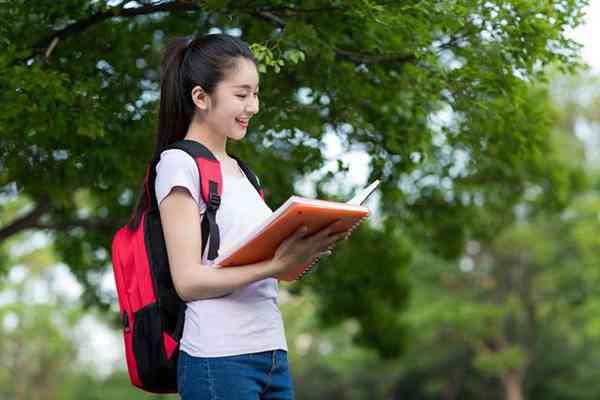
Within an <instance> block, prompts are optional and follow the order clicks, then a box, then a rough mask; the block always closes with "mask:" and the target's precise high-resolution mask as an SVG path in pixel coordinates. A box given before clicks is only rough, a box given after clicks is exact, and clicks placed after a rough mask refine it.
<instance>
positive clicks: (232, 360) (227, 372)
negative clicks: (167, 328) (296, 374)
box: [177, 350, 294, 400]
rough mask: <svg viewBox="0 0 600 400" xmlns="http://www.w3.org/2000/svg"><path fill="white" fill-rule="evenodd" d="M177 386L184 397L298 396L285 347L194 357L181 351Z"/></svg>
mask: <svg viewBox="0 0 600 400" xmlns="http://www.w3.org/2000/svg"><path fill="white" fill-rule="evenodd" d="M177 386H178V389H179V395H180V396H181V399H182V400H217V399H219V400H230V399H231V400H259V399H260V400H290V399H293V398H294V392H293V388H292V378H291V375H290V371H289V368H288V359H287V352H286V351H284V350H269V351H263V352H260V353H250V354H240V355H236V356H225V357H192V356H190V355H189V354H187V353H186V352H184V351H180V352H179V360H178V364H177Z"/></svg>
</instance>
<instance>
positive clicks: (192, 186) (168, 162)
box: [154, 149, 206, 214]
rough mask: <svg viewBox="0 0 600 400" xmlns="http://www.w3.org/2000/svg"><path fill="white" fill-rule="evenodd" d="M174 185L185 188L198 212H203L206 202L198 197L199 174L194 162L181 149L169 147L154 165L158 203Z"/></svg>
mask: <svg viewBox="0 0 600 400" xmlns="http://www.w3.org/2000/svg"><path fill="white" fill-rule="evenodd" d="M175 186H181V187H184V188H186V189H187V190H188V192H190V195H191V196H192V197H193V199H194V201H195V202H196V204H197V205H198V208H199V209H200V213H201V214H202V213H204V210H206V204H205V203H204V200H203V199H202V198H201V197H200V176H199V175H198V167H197V166H196V162H195V161H194V159H193V158H192V157H191V156H190V155H189V154H187V153H186V152H185V151H183V150H179V149H169V150H165V151H163V152H162V153H161V155H160V160H159V162H158V164H157V165H156V181H155V182H154V188H155V191H156V200H157V202H158V204H160V203H161V201H163V199H164V198H165V197H167V195H168V194H169V193H171V190H172V189H173V188H174V187H175Z"/></svg>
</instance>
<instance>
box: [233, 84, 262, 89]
mask: <svg viewBox="0 0 600 400" xmlns="http://www.w3.org/2000/svg"><path fill="white" fill-rule="evenodd" d="M234 87H236V88H244V89H252V86H250V85H236V86H234ZM258 89H260V88H259V87H258V86H257V87H256V90H258Z"/></svg>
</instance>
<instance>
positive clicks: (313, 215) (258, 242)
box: [215, 180, 379, 281]
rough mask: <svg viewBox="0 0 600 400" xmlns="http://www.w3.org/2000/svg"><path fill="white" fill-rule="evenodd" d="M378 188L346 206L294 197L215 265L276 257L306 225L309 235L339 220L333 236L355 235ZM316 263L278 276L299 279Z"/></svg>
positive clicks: (223, 255)
mask: <svg viewBox="0 0 600 400" xmlns="http://www.w3.org/2000/svg"><path fill="white" fill-rule="evenodd" d="M378 185H379V181H378V180H376V181H374V182H373V183H371V184H370V185H369V186H367V187H366V188H365V189H363V190H361V191H360V192H359V193H357V194H356V196H354V197H353V198H352V199H351V200H350V201H348V202H347V203H340V202H336V201H327V200H318V199H308V198H305V197H300V196H291V197H290V198H289V199H288V200H287V201H286V202H285V203H284V204H283V205H282V206H281V207H279V208H278V209H277V210H275V211H274V212H273V214H271V216H269V218H267V219H266V220H265V221H264V222H262V223H261V224H260V225H259V226H257V227H256V228H255V229H254V230H253V231H252V232H250V233H249V234H248V235H247V236H245V237H243V238H241V239H240V240H239V241H238V242H237V243H236V244H234V245H233V246H231V247H230V248H228V249H227V250H225V251H223V253H221V254H220V255H219V257H217V258H216V259H215V264H217V265H219V266H221V267H232V266H238V265H245V264H253V263H257V262H260V261H265V260H269V259H271V258H273V256H274V255H275V251H276V250H277V248H278V247H279V245H280V244H281V242H283V241H284V240H285V239H286V238H288V237H289V236H290V235H291V234H292V233H294V232H295V231H296V230H297V229H298V228H299V227H300V226H301V225H303V224H304V225H306V226H307V227H308V231H307V232H306V235H307V236H308V235H311V234H313V233H315V232H317V231H319V230H321V229H323V228H324V227H326V226H327V225H329V224H331V223H333V222H334V221H336V220H339V221H338V222H337V223H336V225H335V228H334V229H333V233H335V232H342V231H349V232H352V231H353V230H354V229H356V227H357V226H358V224H360V222H362V220H363V219H365V218H367V217H368V216H369V212H370V211H369V209H368V208H366V207H365V206H364V205H363V204H364V203H365V201H366V200H367V198H368V197H369V196H370V195H371V194H372V193H373V192H374V191H375V189H376V188H377V186H378ZM317 260H318V258H315V259H313V260H309V261H308V262H306V263H304V264H300V265H298V266H296V267H295V268H293V269H291V270H288V271H287V272H286V273H281V274H278V275H275V277H276V278H277V279H280V280H284V281H293V280H295V279H298V278H300V277H301V276H302V275H304V274H305V273H306V272H308V271H309V270H310V268H311V267H312V265H313V264H314V263H315V262H316V261H317Z"/></svg>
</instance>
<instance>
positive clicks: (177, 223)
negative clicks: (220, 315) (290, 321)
mask: <svg viewBox="0 0 600 400" xmlns="http://www.w3.org/2000/svg"><path fill="white" fill-rule="evenodd" d="M159 209H160V219H161V222H162V227H163V232H164V236H165V242H166V246H167V254H168V257H169V266H170V269H171V276H172V277H173V285H174V286H175V290H176V291H177V294H179V297H181V299H182V300H184V301H193V300H199V299H206V298H210V297H219V296H223V295H225V294H228V293H231V292H233V291H234V290H235V289H238V288H240V287H242V286H245V285H248V284H250V283H252V282H254V281H258V280H261V279H265V278H268V277H270V276H273V275H275V274H276V273H278V272H283V271H285V270H287V269H290V268H293V267H294V266H295V265H298V264H299V263H304V262H306V261H308V260H314V259H315V258H318V257H323V256H327V255H329V254H331V251H330V250H331V248H332V247H333V245H334V243H335V242H337V241H339V240H341V239H343V238H345V237H347V236H348V235H349V232H348V231H342V232H339V233H336V234H332V231H333V226H334V225H335V222H334V223H332V224H330V225H329V226H328V227H326V228H323V229H321V230H320V231H319V232H317V233H314V234H312V235H311V236H308V237H305V236H304V235H305V234H306V230H305V229H303V228H300V229H298V230H297V231H296V232H295V233H294V234H292V235H290V237H289V238H287V239H286V240H284V241H283V242H282V243H281V244H280V245H279V247H278V248H277V250H276V251H275V256H274V257H273V258H272V259H270V260H268V261H262V262H258V263H255V264H248V265H243V266H238V267H227V268H205V267H204V266H203V265H202V264H201V261H200V260H202V256H201V252H202V228H201V222H202V218H203V216H202V217H201V216H200V215H199V213H198V206H197V205H196V202H195V201H194V199H193V198H192V196H191V194H190V192H189V191H188V190H187V189H186V188H184V187H181V186H176V187H174V188H173V189H172V190H171V192H170V193H169V194H168V195H167V196H166V197H165V198H164V199H163V201H162V202H161V203H160V205H159Z"/></svg>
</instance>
